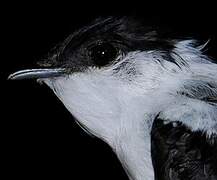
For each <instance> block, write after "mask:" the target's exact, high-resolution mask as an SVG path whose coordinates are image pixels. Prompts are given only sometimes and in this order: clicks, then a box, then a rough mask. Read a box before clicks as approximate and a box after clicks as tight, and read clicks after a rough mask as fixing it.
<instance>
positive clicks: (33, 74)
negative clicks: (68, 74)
mask: <svg viewBox="0 0 217 180" xmlns="http://www.w3.org/2000/svg"><path fill="white" fill-rule="evenodd" d="M64 72H65V70H64V69H61V68H59V69H26V70H21V71H17V72H15V73H13V74H11V75H10V76H8V79H9V80H22V79H41V78H52V77H58V76H61V75H63V73H64Z"/></svg>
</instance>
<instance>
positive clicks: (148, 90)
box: [9, 17, 187, 139]
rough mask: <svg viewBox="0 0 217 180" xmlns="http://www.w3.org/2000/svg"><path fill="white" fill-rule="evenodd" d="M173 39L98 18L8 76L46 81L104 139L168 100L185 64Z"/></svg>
mask: <svg viewBox="0 0 217 180" xmlns="http://www.w3.org/2000/svg"><path fill="white" fill-rule="evenodd" d="M177 42H178V41H176V40H171V39H169V38H165V37H163V36H161V35H160V34H159V32H157V31H156V29H153V28H150V27H144V26H142V25H141V24H140V23H139V22H137V21H135V20H134V19H129V18H113V17H109V18H101V19H97V20H96V21H94V22H93V23H91V24H90V25H88V26H86V27H83V28H82V29H80V30H79V31H77V32H75V33H73V34H72V35H70V36H69V37H68V38H67V39H66V40H65V41H64V42H63V43H61V44H60V45H58V46H57V47H56V48H54V50H53V51H52V53H49V56H48V57H47V59H46V60H45V61H43V62H40V63H39V65H40V68H39V69H29V70H23V71H18V72H16V73H14V74H12V75H10V77H9V78H10V79H27V78H35V79H39V80H40V81H42V82H45V83H46V84H47V85H48V86H49V87H50V88H51V89H52V90H53V91H54V92H55V94H56V95H57V97H58V98H59V99H60V100H61V101H62V102H63V104H64V105H65V106H66V108H67V109H68V110H69V111H70V112H71V113H72V115H73V116H74V117H75V118H76V120H77V121H78V122H79V123H80V124H82V125H83V126H84V127H85V128H86V129H88V131H90V132H91V133H93V134H95V135H96V136H98V137H101V138H104V139H106V138H108V137H111V136H115V135H116V134H117V133H120V131H125V130H126V129H127V128H132V127H134V126H135V128H137V123H141V122H136V121H137V119H140V118H137V117H140V116H145V114H144V112H145V111H148V110H147V109H149V111H153V112H154V113H158V112H157V111H158V110H157V107H156V106H157V105H158V104H159V105H160V104H163V103H164V102H168V103H169V102H170V101H169V99H170V98H169V97H170V95H171V98H172V94H173V93H176V92H177V89H178V88H179V87H180V82H181V81H180V80H178V79H182V78H184V77H183V71H185V70H183V69H185V68H186V69H187V65H186V64H187V63H186V62H185V61H184V60H183V58H182V57H181V56H180V55H179V54H178V53H177V52H176V51H175V50H174V49H176V48H178V47H176V46H175V45H176V43H177ZM183 47H184V45H183ZM180 51H181V50H180ZM165 99H167V101H164V100H165ZM164 105H166V104H164ZM145 108H146V110H145Z"/></svg>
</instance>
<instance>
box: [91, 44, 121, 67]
mask: <svg viewBox="0 0 217 180" xmlns="http://www.w3.org/2000/svg"><path fill="white" fill-rule="evenodd" d="M117 54H118V51H117V48H115V47H114V46H113V45H112V44H110V43H100V44H97V45H96V46H94V47H92V48H91V49H90V56H91V59H92V60H93V62H94V64H95V65H96V66H104V65H106V64H108V63H110V62H111V61H113V60H115V58H116V57H117Z"/></svg>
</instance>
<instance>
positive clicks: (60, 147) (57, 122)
mask: <svg viewBox="0 0 217 180" xmlns="http://www.w3.org/2000/svg"><path fill="white" fill-rule="evenodd" d="M211 2H212V1H204V2H193V1H192V2H191V3H190V2H184V1H176V2H173V3H172V2H167V3H166V2H165V1H164V2H161V3H159V2H158V1H155V2H154V1H152V2H148V1H143V2H142V1H140V2H138V1H129V2H119V3H117V1H116V2H112V1H100V2H90V1H89V2H86V1H78V2H76V1H71V2H67V3H66V2H65V3H63V2H62V3H60V2H58V3H54V2H50V3H49V2H48V1H47V2H46V3H39V2H37V3H36V2H33V1H31V2H29V3H27V2H19V3H14V2H8V3H7V4H2V6H1V30H2V31H3V32H2V33H1V39H2V40H1V45H2V48H1V71H0V78H1V88H0V89H1V126H0V128H1V134H2V135H1V149H2V151H1V159H2V160H1V164H2V165H1V166H2V170H3V172H4V175H6V177H7V179H10V178H11V177H17V178H19V177H20V178H23V179H32V178H57V179H60V178H61V179H87V178H88V179H96V180H97V179H100V180H101V179H127V176H126V175H125V173H124V171H123V169H122V168H121V165H120V163H119V161H118V160H117V158H116V156H115V155H114V154H113V152H112V150H111V149H110V148H109V147H108V146H107V145H106V144H105V143H103V142H101V141H100V140H98V139H96V138H91V137H89V136H88V135H87V134H85V132H83V131H82V130H81V129H80V128H79V127H78V126H77V124H76V123H75V122H74V121H73V119H72V117H71V115H70V113H69V112H68V111H67V110H66V109H65V108H64V106H63V105H62V104H61V102H59V101H58V100H57V98H56V97H55V95H54V94H53V93H52V92H51V90H49V89H48V88H47V87H46V86H45V85H39V84H38V83H36V82H35V81H30V80H28V81H7V80H6V79H7V76H8V75H9V74H10V73H12V72H14V71H16V70H19V69H24V68H31V67H34V64H35V62H36V61H37V60H39V59H40V58H41V57H42V56H43V55H45V54H46V53H47V52H48V51H49V49H50V48H52V47H53V46H54V45H55V44H57V43H59V42H60V41H62V40H64V38H66V37H67V35H69V34H70V33H71V32H73V31H74V30H75V29H77V28H79V27H80V26H81V25H83V24H85V23H86V22H89V21H90V20H92V19H93V18H95V17H98V16H102V15H115V14H116V15H130V14H137V15H140V16H142V17H144V18H145V19H147V20H149V21H154V22H158V23H160V24H162V25H167V26H171V27H172V28H174V29H176V31H177V33H183V34H185V33H188V32H190V33H191V34H193V35H194V36H195V37H197V38H198V39H201V40H206V39H211V42H210V45H209V50H208V51H207V54H208V55H210V56H212V57H214V58H217V56H216V55H217V53H216V48H217V39H216V37H217V36H216V35H217V32H216V27H215V25H216V17H217V6H216V5H215V4H214V3H211ZM66 177H68V178H66Z"/></svg>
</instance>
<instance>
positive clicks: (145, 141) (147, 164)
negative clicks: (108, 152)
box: [113, 131, 154, 180]
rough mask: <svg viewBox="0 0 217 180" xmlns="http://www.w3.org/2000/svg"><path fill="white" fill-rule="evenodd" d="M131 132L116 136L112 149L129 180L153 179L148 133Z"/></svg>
mask: <svg viewBox="0 0 217 180" xmlns="http://www.w3.org/2000/svg"><path fill="white" fill-rule="evenodd" d="M131 133H133V134H131ZM131 133H126V134H123V136H124V137H123V136H121V137H120V136H119V137H117V139H116V141H115V143H114V144H113V148H114V151H115V152H116V154H117V156H118V158H119V160H120V161H121V163H122V165H123V167H124V169H125V171H126V173H127V175H128V176H129V179H130V180H154V170H153V166H152V160H151V138H150V135H149V133H147V134H143V133H141V132H139V131H136V132H135V131H131Z"/></svg>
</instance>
